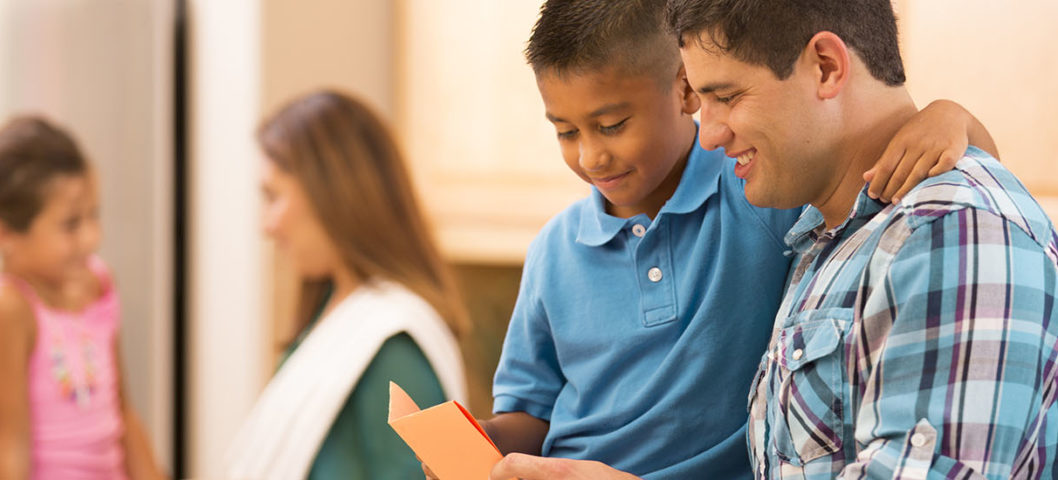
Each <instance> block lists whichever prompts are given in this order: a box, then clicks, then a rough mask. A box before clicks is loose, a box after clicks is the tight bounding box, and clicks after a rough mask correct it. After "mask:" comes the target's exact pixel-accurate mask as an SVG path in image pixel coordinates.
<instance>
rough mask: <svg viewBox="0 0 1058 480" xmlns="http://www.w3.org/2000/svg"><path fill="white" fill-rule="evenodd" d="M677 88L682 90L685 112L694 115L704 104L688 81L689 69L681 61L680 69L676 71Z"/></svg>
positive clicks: (681, 96) (681, 105)
mask: <svg viewBox="0 0 1058 480" xmlns="http://www.w3.org/2000/svg"><path fill="white" fill-rule="evenodd" d="M676 88H677V89H679V90H678V91H679V92H680V107H681V108H682V110H683V113H686V114H687V115H693V114H694V113H695V112H697V111H698V109H699V108H701V106H702V100H701V99H700V98H698V95H697V94H696V93H694V88H692V87H691V83H690V82H688V81H687V69H686V68H684V66H683V62H680V71H679V72H677V73H676Z"/></svg>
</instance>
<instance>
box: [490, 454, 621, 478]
mask: <svg viewBox="0 0 1058 480" xmlns="http://www.w3.org/2000/svg"><path fill="white" fill-rule="evenodd" d="M512 478H520V479H522V480H552V479H554V480H638V479H639V477H636V476H635V475H632V474H628V473H625V472H621V471H618V470H615V469H614V468H612V467H610V466H607V465H604V464H602V463H599V462H594V461H588V460H570V459H568V458H544V457H535V456H532V455H525V454H522V453H512V454H510V455H507V456H506V457H503V460H500V462H499V463H497V464H496V466H495V467H492V474H491V475H489V479H490V480H509V479H512Z"/></svg>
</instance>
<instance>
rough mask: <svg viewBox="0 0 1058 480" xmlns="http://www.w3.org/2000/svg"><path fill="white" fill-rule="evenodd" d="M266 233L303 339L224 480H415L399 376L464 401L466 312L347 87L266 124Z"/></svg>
mask: <svg viewBox="0 0 1058 480" xmlns="http://www.w3.org/2000/svg"><path fill="white" fill-rule="evenodd" d="M258 140H259V141H260V144H261V148H262V150H263V152H264V156H265V158H266V161H265V164H264V177H263V181H262V187H263V190H264V194H265V203H266V204H265V208H264V226H265V231H266V232H267V233H268V235H269V236H271V237H272V238H273V239H274V240H275V241H276V245H277V246H278V247H279V250H280V252H282V254H284V255H285V256H287V257H288V258H289V259H290V260H291V262H292V263H293V264H294V267H295V269H296V271H297V272H298V274H299V275H300V276H301V278H302V286H301V298H300V302H299V303H300V309H299V312H298V314H297V315H298V316H297V320H298V322H299V325H300V327H301V334H300V336H299V338H298V339H297V340H295V342H294V344H293V345H292V346H291V348H290V350H288V356H287V357H286V359H285V360H284V361H283V363H282V364H281V367H280V369H279V370H278V372H277V373H276V375H275V377H274V378H273V379H272V381H271V382H270V383H269V384H268V386H267V387H266V388H265V391H264V392H263V393H262V394H261V397H260V399H259V400H258V402H257V405H256V406H255V407H254V410H253V411H252V412H251V414H250V417H249V419H248V420H247V421H246V423H245V424H244V426H243V428H242V430H241V432H240V433H239V435H238V436H237V437H236V440H235V442H234V443H233V446H232V448H231V450H230V452H229V456H228V462H227V471H226V472H225V473H226V477H227V478H238V479H244V478H253V479H265V478H269V479H297V478H306V477H308V478H320V479H325V478H346V479H365V480H366V479H370V480H385V479H407V478H418V477H419V476H421V475H422V469H421V467H420V464H419V462H418V461H416V459H415V456H414V454H413V453H412V452H411V450H410V449H408V448H407V447H406V446H405V445H404V443H403V442H402V441H401V440H400V438H399V437H398V436H397V435H396V434H395V433H394V432H393V430H392V429H391V428H390V427H389V425H388V424H387V423H386V419H387V409H388V396H389V394H388V384H389V382H390V380H392V381H395V382H397V383H398V384H400V385H401V386H402V387H403V388H404V389H405V390H406V391H407V392H408V393H409V394H410V395H411V396H412V397H413V398H415V400H416V401H418V402H420V403H421V404H422V405H433V404H436V403H441V402H443V401H445V400H446V399H448V398H455V399H458V400H463V396H464V395H465V393H464V390H465V380H464V377H463V368H462V360H461V356H460V353H459V349H458V345H457V344H456V341H455V337H454V333H455V332H457V331H459V330H460V327H461V323H462V321H463V320H464V315H463V313H462V310H461V307H460V304H459V303H458V301H457V298H458V295H457V294H456V292H455V290H454V288H453V285H452V281H451V279H450V275H449V273H448V272H447V271H446V269H445V267H444V265H443V264H442V262H441V260H440V257H439V255H438V253H437V250H436V249H435V248H434V246H433V244H432V242H431V241H430V235H429V231H428V230H427V228H426V225H425V222H424V221H423V217H422V215H421V214H420V212H419V209H418V206H417V205H416V202H415V198H414V196H413V194H412V187H411V183H410V181H409V179H408V174H407V172H406V170H405V167H404V162H403V160H402V159H401V157H400V155H399V154H398V152H397V148H396V145H395V144H394V142H393V140H392V138H391V137H390V134H389V132H388V131H387V130H386V128H385V127H384V126H383V125H382V123H381V122H380V121H379V119H378V118H377V116H375V115H374V114H373V113H372V112H371V111H370V110H368V109H367V108H366V107H365V106H364V105H363V104H361V103H359V102H357V101H355V100H353V99H351V98H349V97H347V96H344V95H342V94H338V93H334V92H327V91H324V92H319V93H314V94H310V95H308V96H306V97H302V98H299V99H297V100H295V101H293V102H292V103H290V104H289V105H287V106H286V107H285V108H283V109H282V110H280V111H279V112H278V113H277V114H275V116H273V117H271V118H270V119H268V120H266V121H265V122H264V124H263V125H262V127H261V129H260V131H259V134H258Z"/></svg>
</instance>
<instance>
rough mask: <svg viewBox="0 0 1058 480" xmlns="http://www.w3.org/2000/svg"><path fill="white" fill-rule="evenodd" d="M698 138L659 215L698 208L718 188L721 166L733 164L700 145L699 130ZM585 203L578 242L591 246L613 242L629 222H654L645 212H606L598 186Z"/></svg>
mask: <svg viewBox="0 0 1058 480" xmlns="http://www.w3.org/2000/svg"><path fill="white" fill-rule="evenodd" d="M694 138H695V140H694V141H695V144H694V146H693V147H692V148H691V153H690V155H689V156H688V158H687V165H686V166H685V167H684V169H683V175H682V176H681V177H680V183H679V185H677V186H676V191H675V192H674V193H673V194H672V198H669V200H668V201H667V202H665V205H663V206H662V207H661V210H660V211H659V212H658V217H660V216H662V215H680V214H687V213H691V212H693V211H695V210H698V209H699V208H701V206H702V205H703V204H704V203H705V201H706V200H708V199H709V197H712V196H713V195H715V194H716V192H717V191H718V189H719V184H720V173H721V170H722V169H724V168H733V162H734V160H731V159H729V158H727V157H726V156H723V155H722V154H715V153H712V152H709V151H707V150H704V149H702V148H700V147H699V146H698V143H697V142H698V135H697V133H696V134H695V136H694ZM718 157H719V158H718ZM582 205H583V207H582V208H583V211H582V212H581V216H580V228H579V230H578V231H577V243H580V244H583V245H587V246H589V247H598V246H601V245H605V244H606V243H609V242H610V241H611V240H613V238H614V237H616V236H617V234H618V232H620V231H621V230H622V229H623V228H625V227H626V226H627V225H628V223H629V222H632V221H636V223H645V224H650V223H652V222H650V219H649V218H647V216H646V215H644V214H639V215H636V216H634V217H632V218H619V217H615V216H613V215H610V214H608V213H606V198H604V197H603V196H602V193H599V190H598V189H597V188H595V186H592V187H591V198H590V199H589V201H588V202H586V203H584V204H582Z"/></svg>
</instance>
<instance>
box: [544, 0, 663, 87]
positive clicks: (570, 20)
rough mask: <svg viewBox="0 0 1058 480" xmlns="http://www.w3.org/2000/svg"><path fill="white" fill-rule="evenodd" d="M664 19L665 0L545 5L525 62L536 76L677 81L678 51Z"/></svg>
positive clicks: (553, 1)
mask: <svg viewBox="0 0 1058 480" xmlns="http://www.w3.org/2000/svg"><path fill="white" fill-rule="evenodd" d="M664 13H665V0H548V1H547V2H545V3H544V5H543V6H542V7H541V8H540V18H539V19H538V20H537V22H536V26H535V27H533V33H532V36H530V38H529V45H528V47H527V48H526V49H525V56H526V59H527V60H528V61H529V65H531V66H532V67H533V71H534V72H536V74H537V75H540V74H541V73H544V72H550V73H558V74H567V73H578V72H585V71H591V70H600V69H603V68H607V67H611V66H613V67H618V68H621V69H624V70H625V71H626V72H628V73H634V74H640V73H643V74H651V75H659V78H666V79H667V78H668V77H670V76H671V77H672V78H675V74H676V71H677V70H678V69H679V65H680V55H679V49H678V48H677V44H676V39H675V37H673V36H672V34H670V33H669V32H668V30H667V29H666V28H665V26H664ZM670 70H671V71H670Z"/></svg>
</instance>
